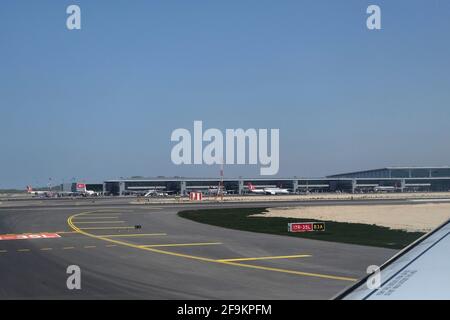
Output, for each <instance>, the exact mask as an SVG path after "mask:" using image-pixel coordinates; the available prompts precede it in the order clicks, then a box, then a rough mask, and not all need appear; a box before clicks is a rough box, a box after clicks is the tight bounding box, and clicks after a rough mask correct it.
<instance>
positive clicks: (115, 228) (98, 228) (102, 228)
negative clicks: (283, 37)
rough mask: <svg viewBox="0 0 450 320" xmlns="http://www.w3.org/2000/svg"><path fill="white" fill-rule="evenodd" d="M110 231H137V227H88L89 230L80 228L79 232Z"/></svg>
mask: <svg viewBox="0 0 450 320" xmlns="http://www.w3.org/2000/svg"><path fill="white" fill-rule="evenodd" d="M110 229H114V230H117V229H136V227H87V228H79V229H78V230H110ZM75 232H76V233H81V232H79V231H75Z"/></svg>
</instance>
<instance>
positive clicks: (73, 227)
mask: <svg viewBox="0 0 450 320" xmlns="http://www.w3.org/2000/svg"><path fill="white" fill-rule="evenodd" d="M95 212H96V211H87V212H82V213H78V214H75V215H72V216H70V217H69V218H68V219H67V224H68V225H69V226H70V227H71V228H72V229H73V230H74V231H77V232H79V233H81V234H83V235H85V236H87V237H90V238H94V239H98V240H103V241H108V242H111V243H115V244H119V245H122V246H126V247H130V248H135V249H139V250H145V251H150V252H154V253H160V254H164V255H169V256H174V257H180V258H187V259H192V260H198V261H204V262H211V263H218V264H224V265H229V266H237V267H241V268H248V269H257V270H265V271H274V272H280V273H286V274H293V275H298V276H304V277H313V278H322V279H328V280H340V281H349V282H356V281H357V280H358V279H355V278H349V277H341V276H334V275H328V274H320V273H310V272H302V271H294V270H286V269H278V268H269V267H262V266H257V265H251V264H242V263H238V262H229V261H217V260H214V259H209V258H203V257H197V256H192V255H188V254H182V253H176V252H170V251H165V250H161V249H157V248H148V247H141V246H139V245H136V244H132V243H128V242H124V241H119V240H114V239H109V238H105V237H102V236H98V235H94V234H91V233H88V232H86V231H84V230H85V229H84V230H83V229H80V228H78V227H77V226H76V225H75V224H74V222H73V219H74V218H76V217H79V216H81V215H87V214H89V213H95Z"/></svg>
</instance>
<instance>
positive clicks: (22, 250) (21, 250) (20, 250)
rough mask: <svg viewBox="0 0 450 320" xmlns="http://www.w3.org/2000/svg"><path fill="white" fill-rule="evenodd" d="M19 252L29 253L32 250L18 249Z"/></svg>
mask: <svg viewBox="0 0 450 320" xmlns="http://www.w3.org/2000/svg"><path fill="white" fill-rule="evenodd" d="M17 251H18V252H29V251H30V249H18V250H17Z"/></svg>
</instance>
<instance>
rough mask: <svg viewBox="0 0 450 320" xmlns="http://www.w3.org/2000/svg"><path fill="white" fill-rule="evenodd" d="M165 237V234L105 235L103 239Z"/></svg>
mask: <svg viewBox="0 0 450 320" xmlns="http://www.w3.org/2000/svg"><path fill="white" fill-rule="evenodd" d="M151 236H167V233H137V234H105V235H102V237H105V238H115V237H118V238H121V237H151Z"/></svg>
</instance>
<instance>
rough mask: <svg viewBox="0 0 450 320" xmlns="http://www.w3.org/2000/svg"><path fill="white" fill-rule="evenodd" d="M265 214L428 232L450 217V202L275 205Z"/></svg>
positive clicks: (268, 215)
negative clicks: (312, 205) (307, 205)
mask: <svg viewBox="0 0 450 320" xmlns="http://www.w3.org/2000/svg"><path fill="white" fill-rule="evenodd" d="M263 216H265V217H285V218H302V219H317V220H324V221H336V222H351V223H365V224H375V225H378V226H384V227H389V228H391V229H400V230H406V231H421V232H427V231H431V230H433V229H434V228H436V227H437V226H439V225H440V224H442V223H444V222H445V221H447V220H448V219H450V203H439V204H438V203H436V204H430V203H428V204H408V205H377V206H365V205H357V206H356V205H355V206H351V205H349V206H347V205H346V206H317V207H296V208H272V209H269V213H267V214H264V215H263Z"/></svg>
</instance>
